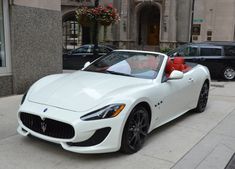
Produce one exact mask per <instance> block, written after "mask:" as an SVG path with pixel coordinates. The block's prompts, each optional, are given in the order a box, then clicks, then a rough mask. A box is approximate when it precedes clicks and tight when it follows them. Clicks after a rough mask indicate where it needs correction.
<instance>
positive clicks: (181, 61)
mask: <svg viewBox="0 0 235 169" xmlns="http://www.w3.org/2000/svg"><path fill="white" fill-rule="evenodd" d="M174 64H184V58H183V57H175V58H174Z"/></svg>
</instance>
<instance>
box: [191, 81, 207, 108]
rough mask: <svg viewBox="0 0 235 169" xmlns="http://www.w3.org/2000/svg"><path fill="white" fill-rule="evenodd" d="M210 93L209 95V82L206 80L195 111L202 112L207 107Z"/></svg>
mask: <svg viewBox="0 0 235 169" xmlns="http://www.w3.org/2000/svg"><path fill="white" fill-rule="evenodd" d="M208 95H209V84H208V83H207V82H205V83H204V84H203V86H202V89H201V92H200V95H199V98H198V102H197V107H196V108H195V110H194V111H195V112H197V113H202V112H204V110H205V109H206V105H207V101H208Z"/></svg>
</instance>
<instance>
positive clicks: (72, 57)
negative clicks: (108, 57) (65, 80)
mask: <svg viewBox="0 0 235 169" xmlns="http://www.w3.org/2000/svg"><path fill="white" fill-rule="evenodd" d="M93 49H94V45H83V46H81V47H79V48H77V49H74V50H71V51H69V52H67V53H64V54H63V69H69V70H79V69H81V68H83V66H84V64H85V63H86V62H87V61H90V62H92V61H94V60H95V59H97V58H99V57H100V56H103V55H105V54H107V53H109V52H111V51H112V50H113V48H111V47H109V46H104V45H99V46H98V52H99V54H98V56H97V57H95V56H94V55H93Z"/></svg>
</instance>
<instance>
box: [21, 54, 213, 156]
mask: <svg viewBox="0 0 235 169" xmlns="http://www.w3.org/2000/svg"><path fill="white" fill-rule="evenodd" d="M86 65H87V67H85V68H84V69H83V70H79V71H76V72H74V73H71V74H57V75H50V76H47V77H44V78H43V79H41V80H39V81H38V82H36V83H35V84H34V85H33V86H32V87H30V89H29V91H28V92H27V93H26V94H25V95H24V96H23V98H22V102H21V106H20V109H19V111H18V116H17V117H18V122H19V127H18V129H17V130H18V132H19V133H20V134H21V135H23V136H27V135H33V136H35V137H38V138H41V139H43V140H46V141H50V142H54V143H58V144H60V145H61V146H62V147H63V148H64V149H65V150H68V151H72V152H77V153H105V152H113V151H118V150H119V149H120V150H121V151H123V152H125V153H135V152H137V151H138V150H140V149H141V147H142V146H143V144H144V141H145V139H146V136H147V134H148V133H150V132H151V131H152V130H154V129H155V128H157V127H159V126H161V125H163V124H165V123H167V122H169V121H171V120H173V119H175V118H177V117H179V116H181V115H182V114H184V113H186V112H187V111H189V110H192V109H193V110H194V112H197V113H201V112H203V111H204V110H205V108H206V105H207V99H208V92H209V87H210V74H209V71H208V69H207V68H206V67H205V66H202V65H197V64H190V65H187V64H185V63H184V58H182V57H177V58H175V59H174V61H173V62H172V61H171V60H170V59H169V58H168V56H167V55H165V54H162V53H156V52H145V51H131V50H115V51H113V52H111V53H109V54H107V55H105V56H102V57H100V58H99V59H97V60H96V61H95V62H93V63H91V64H90V65H88V64H86Z"/></svg>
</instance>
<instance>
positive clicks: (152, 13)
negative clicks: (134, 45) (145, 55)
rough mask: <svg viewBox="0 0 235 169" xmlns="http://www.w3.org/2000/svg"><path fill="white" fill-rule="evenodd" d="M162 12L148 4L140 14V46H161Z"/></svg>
mask: <svg viewBox="0 0 235 169" xmlns="http://www.w3.org/2000/svg"><path fill="white" fill-rule="evenodd" d="M159 33H160V10H159V8H158V7H157V6H155V5H151V4H146V5H145V6H143V7H142V8H141V9H140V10H139V12H138V45H140V46H143V47H147V46H155V47H156V46H159V41H160V40H159Z"/></svg>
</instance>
